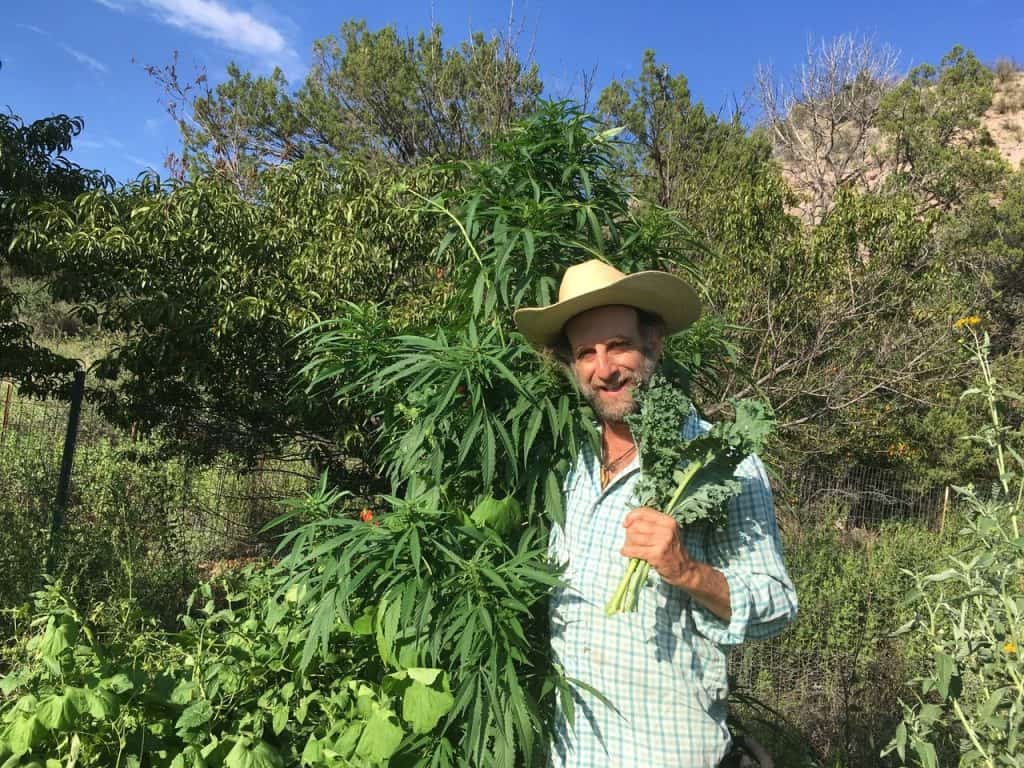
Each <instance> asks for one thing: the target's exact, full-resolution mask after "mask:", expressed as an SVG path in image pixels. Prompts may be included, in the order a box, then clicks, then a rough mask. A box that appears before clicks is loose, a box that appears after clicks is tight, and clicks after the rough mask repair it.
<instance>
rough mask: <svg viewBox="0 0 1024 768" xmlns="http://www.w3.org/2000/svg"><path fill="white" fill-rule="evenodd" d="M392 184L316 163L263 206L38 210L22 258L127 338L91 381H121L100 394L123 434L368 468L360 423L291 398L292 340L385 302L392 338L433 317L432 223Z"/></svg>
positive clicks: (192, 190) (149, 194)
mask: <svg viewBox="0 0 1024 768" xmlns="http://www.w3.org/2000/svg"><path fill="white" fill-rule="evenodd" d="M401 178H402V179H403V181H405V182H406V183H408V184H409V185H410V188H414V187H415V180H414V179H413V178H411V177H410V176H408V175H403V176H401ZM394 180H395V177H393V176H390V175H385V176H376V177H375V176H371V175H369V174H368V173H366V172H365V171H363V170H362V169H360V168H358V167H357V166H355V165H353V164H350V163H343V162H334V161H319V160H309V161H303V162H300V163H296V164H293V165H290V166H286V167H282V168H278V169H275V170H273V171H268V172H267V173H265V174H264V175H263V176H261V177H260V188H259V200H258V201H256V202H254V201H252V200H248V199H246V198H244V197H243V196H242V195H241V194H240V193H239V192H238V191H237V190H236V189H235V188H233V187H232V186H231V185H230V184H228V183H226V182H225V181H223V180H220V179H218V178H215V177H214V178H200V179H197V180H195V181H191V182H187V183H168V184H159V183H158V180H157V179H156V178H154V177H143V178H141V179H140V180H139V181H137V182H135V183H133V184H131V185H128V186H126V187H124V188H122V189H120V190H118V191H117V192H115V193H113V194H103V193H100V192H93V193H90V194H86V195H83V196H81V197H79V198H78V199H77V200H76V201H75V203H74V204H73V205H72V206H70V207H67V206H60V205H56V204H51V205H46V206H41V207H38V208H37V209H35V210H34V211H33V215H32V222H31V225H30V226H29V227H27V228H26V229H25V230H24V231H23V232H22V233H21V235H20V236H19V240H18V242H19V245H20V247H22V248H24V249H26V250H30V251H32V252H34V253H37V254H39V258H40V259H43V258H45V259H48V260H50V262H51V263H52V264H53V267H54V269H55V270H56V271H57V278H56V280H55V290H56V291H57V293H58V295H60V296H61V297H63V298H67V299H70V300H74V301H76V302H79V303H80V304H81V305H82V306H83V312H86V313H90V314H94V315H95V316H97V317H101V318H102V322H103V325H104V327H105V328H107V329H108V330H110V331H116V332H119V333H121V334H123V336H124V341H123V342H122V343H121V344H120V345H119V346H118V347H117V348H116V349H115V350H114V351H113V352H112V353H111V354H109V355H108V356H107V357H105V358H104V359H103V360H102V361H101V362H100V363H99V364H98V365H97V372H98V373H99V374H100V375H102V376H106V377H118V381H117V384H118V386H117V387H108V388H106V389H105V390H103V391H101V392H97V393H95V396H96V397H97V399H99V400H101V404H102V407H103V409H104V412H105V414H106V415H107V416H108V417H109V418H110V419H111V420H112V421H113V422H114V423H115V424H118V425H120V426H123V427H124V428H126V429H127V428H128V427H129V425H132V424H134V425H137V426H138V428H139V429H141V430H142V431H144V432H149V431H153V430H159V431H160V433H161V435H162V437H163V438H164V440H165V442H166V444H167V445H168V447H169V449H171V450H173V451H174V452H178V453H181V454H185V455H188V456H192V457H196V458H199V459H208V458H210V457H212V456H214V455H216V454H217V453H219V452H222V451H231V452H233V453H235V454H237V455H241V456H245V457H248V458H254V457H257V456H259V455H262V454H264V453H266V452H280V451H281V450H282V449H284V448H287V447H290V446H291V444H292V443H293V442H294V441H295V440H297V439H305V440H306V441H307V443H306V450H312V449H311V448H310V447H309V446H310V444H312V445H313V446H315V447H316V448H317V449H318V450H319V451H320V452H321V453H326V454H328V455H329V454H330V453H331V451H332V446H334V445H344V444H346V443H348V446H349V448H350V450H351V451H352V452H353V453H358V451H359V449H360V448H362V449H364V450H365V444H361V443H360V436H361V433H362V419H363V418H364V417H365V411H362V410H359V409H354V410H352V409H340V408H336V407H334V406H333V404H331V403H329V402H321V401H312V400H307V399H302V398H292V397H290V389H291V385H292V377H293V376H294V374H295V373H296V371H297V370H298V369H299V367H300V363H299V359H298V351H297V347H296V346H295V345H294V344H293V343H292V337H293V336H294V335H295V334H296V333H298V332H299V331H300V330H301V329H303V328H304V327H305V326H307V325H309V324H310V323H313V322H316V321H317V320H319V319H320V317H322V316H325V315H328V314H330V313H331V312H333V311H334V310H335V308H336V307H337V306H338V304H339V302H342V301H344V300H347V299H355V298H358V299H360V300H377V301H381V302H387V303H388V304H389V306H390V314H389V319H390V320H391V321H392V322H396V323H398V322H402V323H407V322H416V321H422V320H424V319H425V317H429V316H430V315H431V313H432V312H433V310H432V308H431V306H430V304H431V302H432V301H436V296H437V293H438V292H440V291H442V290H443V285H442V286H437V285H436V284H435V285H431V284H430V283H429V281H430V278H431V277H432V272H431V271H429V270H428V269H426V268H425V260H426V257H427V254H428V247H427V245H426V244H427V242H429V238H430V234H431V226H430V222H429V221H426V222H425V221H422V217H420V216H418V215H416V214H415V212H411V211H406V210H405V209H404V208H403V206H402V204H401V201H400V200H396V198H395V193H394V192H393V190H392V185H393V182H394Z"/></svg>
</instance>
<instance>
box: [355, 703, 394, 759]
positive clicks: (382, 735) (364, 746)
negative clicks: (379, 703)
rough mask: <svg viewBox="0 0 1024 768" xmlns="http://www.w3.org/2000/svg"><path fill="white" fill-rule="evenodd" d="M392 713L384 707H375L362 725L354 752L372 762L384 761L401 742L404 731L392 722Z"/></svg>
mask: <svg viewBox="0 0 1024 768" xmlns="http://www.w3.org/2000/svg"><path fill="white" fill-rule="evenodd" d="M393 718H394V715H393V714H392V713H391V712H389V711H387V710H384V709H379V708H378V709H375V710H374V712H373V714H372V715H371V716H370V718H369V719H368V720H367V721H366V725H365V726H364V727H363V732H362V734H361V735H360V737H359V743H358V744H357V745H356V754H357V755H359V756H360V757H362V758H365V759H367V760H369V761H370V762H372V763H375V764H380V763H384V762H385V761H386V760H388V758H390V757H391V756H392V755H393V754H395V752H397V751H398V746H399V745H400V744H401V743H402V738H403V737H404V736H405V733H404V731H402V729H401V728H400V727H399V726H398V725H396V724H395V723H394V722H392V719H393Z"/></svg>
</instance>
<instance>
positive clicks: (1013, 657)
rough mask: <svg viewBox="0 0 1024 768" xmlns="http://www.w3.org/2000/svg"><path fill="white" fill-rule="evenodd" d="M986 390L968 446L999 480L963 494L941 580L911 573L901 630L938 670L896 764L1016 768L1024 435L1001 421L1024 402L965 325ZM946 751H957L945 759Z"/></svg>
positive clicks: (1022, 638)
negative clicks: (955, 538) (981, 452)
mask: <svg viewBox="0 0 1024 768" xmlns="http://www.w3.org/2000/svg"><path fill="white" fill-rule="evenodd" d="M961 327H963V328H965V329H966V334H967V335H968V337H969V338H968V341H967V342H966V343H965V346H966V347H967V348H968V350H969V351H970V352H971V354H972V356H973V357H974V360H975V361H976V363H977V364H978V366H979V368H980V369H981V372H982V385H981V386H980V387H977V388H972V389H968V390H966V391H965V392H964V393H963V397H975V398H978V399H979V400H980V401H981V402H982V403H983V404H984V405H985V407H986V409H987V414H986V415H987V419H986V422H985V423H984V424H983V426H981V427H980V428H978V429H977V431H976V432H975V433H974V434H972V435H970V436H968V437H967V439H968V440H970V441H972V442H976V443H978V444H980V445H982V446H984V447H985V448H986V449H987V451H988V453H989V456H990V459H991V460H992V461H993V463H994V464H995V468H996V472H997V482H996V483H994V484H993V487H992V489H991V492H990V493H989V494H987V495H983V494H982V493H981V492H979V491H976V490H975V488H974V487H973V486H972V485H968V486H966V487H960V488H957V489H956V490H957V492H958V494H959V495H960V497H961V499H962V502H963V504H964V505H965V506H966V508H967V510H968V512H969V515H970V517H969V518H968V519H967V521H966V523H965V525H964V527H963V529H962V530H961V531H960V534H959V536H960V542H961V547H960V549H959V550H958V551H957V553H956V555H955V556H951V557H950V558H949V560H948V563H947V567H946V568H945V569H943V570H941V571H939V572H936V573H929V572H927V571H924V570H913V571H908V574H909V575H911V576H913V578H914V581H915V589H914V590H913V592H912V593H911V594H910V595H909V596H908V602H909V603H910V604H911V605H912V607H913V608H914V610H915V615H914V616H913V618H912V619H911V620H910V621H909V622H907V624H906V625H904V626H903V627H902V628H901V630H900V631H901V632H911V633H913V634H912V636H913V637H914V638H915V639H916V640H917V641H918V642H920V643H921V644H923V645H925V646H926V647H927V648H928V650H929V651H930V652H931V653H932V655H933V663H932V664H930V665H929V667H928V668H927V670H926V671H925V672H924V674H923V675H922V676H920V677H919V678H916V679H915V680H914V681H913V684H914V685H915V688H917V690H916V691H915V698H916V701H915V702H912V703H911V704H904V710H905V717H904V721H903V723H902V724H901V725H900V726H899V728H898V730H897V731H896V734H895V736H894V738H893V740H892V742H891V743H890V745H889V747H888V748H887V751H889V752H892V751H895V752H896V754H897V755H898V756H899V758H900V760H901V761H903V762H905V763H908V764H918V765H921V766H925V767H926V768H931V767H934V766H937V765H939V764H940V761H943V760H948V759H952V754H956V753H959V755H958V757H959V762H960V764H961V765H966V766H974V765H978V766H987V767H988V768H995V767H996V766H997V765H1005V766H1019V765H1024V762H1022V757H1021V755H1022V752H1021V749H1020V746H1021V739H1022V737H1024V689H1022V687H1021V680H1022V679H1024V664H1022V662H1021V654H1020V648H1021V647H1022V644H1024V583H1022V580H1021V572H1022V569H1024V538H1022V537H1021V532H1020V515H1021V512H1022V511H1024V457H1022V456H1021V453H1020V451H1021V448H1022V442H1021V434H1020V432H1019V430H1015V429H1014V428H1013V427H1012V426H1010V425H1008V424H1006V421H1005V414H1006V413H1007V411H1008V410H1009V409H1010V408H1016V407H1019V404H1020V403H1021V402H1022V401H1024V396H1021V395H1020V394H1019V393H1016V392H1013V391H1010V390H1008V389H1006V388H1005V386H1003V385H1002V384H1001V383H1000V382H999V381H998V380H997V379H996V378H995V376H994V375H993V372H992V368H991V361H990V343H989V338H988V334H987V333H985V334H983V335H981V336H979V335H978V334H977V332H976V331H975V330H974V327H973V325H972V324H971V322H970V321H969V320H968V321H964V322H962V323H961ZM947 753H952V754H950V755H949V756H948V757H947V756H946V755H947Z"/></svg>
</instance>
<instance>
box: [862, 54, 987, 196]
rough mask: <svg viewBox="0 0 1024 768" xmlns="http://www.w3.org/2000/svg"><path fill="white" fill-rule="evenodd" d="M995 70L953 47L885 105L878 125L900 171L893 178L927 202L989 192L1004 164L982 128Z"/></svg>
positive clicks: (912, 77)
mask: <svg viewBox="0 0 1024 768" xmlns="http://www.w3.org/2000/svg"><path fill="white" fill-rule="evenodd" d="M993 79H994V76H993V74H992V72H991V71H990V70H989V69H988V68H987V67H985V66H984V65H983V64H982V63H981V62H980V61H978V59H977V58H976V57H975V56H974V54H973V53H971V52H970V51H965V50H964V49H963V48H962V47H960V46H954V47H953V49H952V50H950V52H949V53H947V54H946V55H945V56H943V57H942V61H941V62H940V63H939V66H938V67H934V66H932V65H930V64H922V65H920V66H918V67H916V68H914V69H913V70H912V71H911V72H910V74H909V75H908V76H907V77H906V79H905V80H903V81H902V82H901V83H900V84H899V85H897V86H896V87H895V88H893V89H892V90H890V91H889V92H888V93H887V94H886V95H885V96H884V97H883V99H882V102H881V104H880V105H879V116H878V127H879V128H880V129H881V132H882V136H883V142H884V147H885V149H884V150H883V151H884V152H885V153H886V154H887V155H888V156H890V157H891V162H892V164H893V165H894V167H895V169H896V172H895V173H893V174H892V175H891V177H890V179H889V182H888V183H891V184H892V185H894V186H896V187H898V188H901V189H905V190H908V191H910V192H911V193H912V194H914V195H915V196H916V197H917V198H918V199H919V200H920V201H921V203H922V204H923V205H924V206H925V207H933V206H938V207H943V208H947V209H948V208H950V207H952V206H956V205H959V204H962V203H963V202H965V201H966V200H967V199H968V198H969V197H970V196H971V195H972V194H973V193H975V192H977V191H980V190H990V189H991V188H992V187H993V186H994V184H995V183H996V182H997V181H998V180H999V178H1000V177H1001V176H1002V175H1003V174H1004V173H1005V172H1006V164H1005V162H1004V161H1003V160H1002V158H1001V157H1000V156H999V153H998V151H997V150H996V149H995V148H994V145H993V142H992V139H991V137H989V136H988V134H987V133H986V132H985V130H984V129H983V128H982V126H981V116H982V114H984V112H985V110H986V109H988V108H989V106H991V104H992V95H993Z"/></svg>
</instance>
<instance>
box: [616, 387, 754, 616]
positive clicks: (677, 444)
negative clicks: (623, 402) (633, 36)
mask: <svg viewBox="0 0 1024 768" xmlns="http://www.w3.org/2000/svg"><path fill="white" fill-rule="evenodd" d="M635 396H636V401H637V411H636V412H635V413H632V414H629V415H627V416H626V423H627V424H628V425H629V428H630V431H631V433H632V435H633V438H634V439H635V440H636V441H637V445H638V446H639V449H640V467H641V470H642V472H643V476H642V477H641V478H640V480H639V481H638V482H637V484H636V489H635V490H634V495H635V497H636V501H637V503H638V505H640V506H650V507H654V508H655V509H659V510H661V511H662V512H664V513H665V514H666V515H671V516H672V517H674V518H675V519H676V520H677V521H678V522H679V524H680V525H692V524H694V523H707V524H709V525H712V526H714V527H719V528H720V527H722V526H723V525H724V524H725V520H726V517H727V515H728V508H727V507H726V504H727V503H728V501H729V500H730V499H731V498H733V497H734V496H736V495H737V494H739V492H740V490H741V487H740V483H739V481H738V480H736V479H735V478H734V477H733V474H734V473H735V471H736V468H737V467H738V466H739V465H740V462H742V461H743V460H744V459H745V458H747V457H748V456H750V455H751V454H752V453H757V452H759V451H760V450H761V447H762V445H763V444H764V441H765V440H766V439H767V437H768V435H769V434H770V433H771V430H772V426H773V425H774V419H773V418H772V416H771V414H770V411H769V410H768V409H767V408H765V406H764V404H763V403H758V402H756V401H754V400H742V401H739V402H736V403H733V407H734V409H735V412H736V418H735V420H733V421H724V420H723V421H718V422H716V423H715V424H714V425H713V426H712V427H711V429H710V430H709V431H708V432H706V433H705V434H702V435H698V436H697V437H695V438H693V439H691V440H687V441H685V442H684V441H683V440H682V434H681V429H682V425H683V424H684V423H685V422H686V419H687V418H688V417H689V416H690V412H691V409H692V405H691V404H690V399H689V398H688V397H687V396H686V395H685V394H684V393H683V391H682V389H680V388H679V387H678V386H677V385H676V384H675V383H674V382H672V380H671V379H669V378H668V377H666V376H665V375H663V374H661V373H655V374H654V375H653V376H651V378H650V379H649V380H648V381H647V382H646V383H645V384H644V385H643V386H642V387H640V388H638V389H637V390H636V395H635ZM649 573H650V564H649V563H647V562H646V561H644V560H640V559H638V558H635V557H633V558H630V559H629V562H628V563H627V565H626V573H625V575H624V576H623V577H622V580H621V581H620V582H619V585H618V587H617V588H616V590H615V593H614V595H613V596H612V598H611V600H610V601H609V602H608V605H607V606H606V607H605V613H606V614H608V615H609V616H611V615H612V614H615V613H619V612H630V611H635V610H636V606H637V603H638V602H639V596H640V589H641V588H642V586H643V585H644V584H646V583H647V576H648V574H649Z"/></svg>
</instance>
